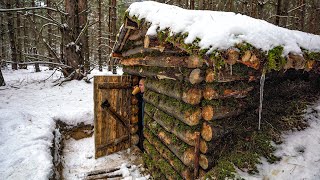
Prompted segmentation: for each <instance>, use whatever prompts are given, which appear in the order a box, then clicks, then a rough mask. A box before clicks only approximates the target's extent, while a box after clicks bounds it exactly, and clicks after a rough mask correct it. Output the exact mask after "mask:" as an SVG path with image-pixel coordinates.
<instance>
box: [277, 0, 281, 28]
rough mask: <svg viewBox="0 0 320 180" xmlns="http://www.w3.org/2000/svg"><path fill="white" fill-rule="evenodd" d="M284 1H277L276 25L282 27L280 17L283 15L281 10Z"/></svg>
mask: <svg viewBox="0 0 320 180" xmlns="http://www.w3.org/2000/svg"><path fill="white" fill-rule="evenodd" d="M281 5H282V0H277V11H276V20H275V25H277V26H279V25H280V16H281V15H282V12H281V9H282V6H281Z"/></svg>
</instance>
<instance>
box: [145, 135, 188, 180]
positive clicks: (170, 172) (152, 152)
mask: <svg viewBox="0 0 320 180" xmlns="http://www.w3.org/2000/svg"><path fill="white" fill-rule="evenodd" d="M143 144H144V147H145V150H146V152H147V154H148V155H149V156H150V157H151V159H156V160H157V161H156V162H154V163H155V164H156V166H157V167H158V168H159V169H160V171H161V172H162V173H163V174H164V175H165V176H166V179H170V180H171V179H172V180H174V179H182V177H181V176H180V175H179V174H178V173H177V172H176V171H175V169H174V168H173V167H172V166H171V165H170V164H169V163H168V162H167V161H166V160H165V159H164V158H163V157H162V156H161V155H160V154H159V152H158V151H157V150H156V149H155V148H154V147H153V146H152V145H151V144H150V143H149V142H148V141H147V140H145V141H144V143H143Z"/></svg>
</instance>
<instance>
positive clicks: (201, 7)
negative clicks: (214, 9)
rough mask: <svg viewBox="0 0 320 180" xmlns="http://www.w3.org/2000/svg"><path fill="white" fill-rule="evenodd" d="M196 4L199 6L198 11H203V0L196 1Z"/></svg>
mask: <svg viewBox="0 0 320 180" xmlns="http://www.w3.org/2000/svg"><path fill="white" fill-rule="evenodd" d="M198 4H199V8H198V9H199V10H203V9H204V0H198Z"/></svg>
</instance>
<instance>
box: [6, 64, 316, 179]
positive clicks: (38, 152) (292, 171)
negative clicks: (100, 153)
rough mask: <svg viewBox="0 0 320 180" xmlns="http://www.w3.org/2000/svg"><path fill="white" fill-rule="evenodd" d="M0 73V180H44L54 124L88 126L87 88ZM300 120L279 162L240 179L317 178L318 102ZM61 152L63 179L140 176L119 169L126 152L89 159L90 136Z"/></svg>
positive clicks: (90, 121)
mask: <svg viewBox="0 0 320 180" xmlns="http://www.w3.org/2000/svg"><path fill="white" fill-rule="evenodd" d="M2 72H3V75H4V78H5V81H6V84H7V85H6V86H4V87H0V179H37V180H39V179H40V180H41V179H48V177H50V175H51V174H52V173H53V164H52V156H51V152H50V147H51V146H52V139H53V134H52V132H53V131H54V129H55V120H62V121H64V122H66V123H67V124H73V125H76V124H77V123H80V122H84V123H86V124H93V88H92V84H87V83H85V82H84V81H71V82H67V83H65V84H64V85H63V86H54V87H53V83H52V82H53V81H54V80H56V79H57V78H59V77H60V74H59V73H56V74H54V75H53V76H52V77H50V78H49V79H48V80H46V81H43V80H44V79H46V78H48V77H49V76H50V75H51V74H52V72H53V71H49V70H47V69H46V68H42V72H40V73H34V70H33V68H32V67H29V70H18V71H12V70H2ZM105 72H106V71H105ZM93 74H98V72H93ZM306 118H307V119H309V122H310V127H309V128H307V129H306V130H304V131H299V132H292V133H287V134H285V135H284V144H282V145H279V146H278V151H277V155H280V156H282V160H281V161H280V162H278V163H276V164H268V163H267V162H266V161H265V160H263V164H262V165H259V170H260V174H259V175H254V176H249V175H247V174H245V173H241V172H240V175H241V176H243V177H244V178H245V179H263V178H266V179H288V180H289V179H310V180H313V179H314V180H315V179H320V102H319V103H317V104H316V105H315V106H313V107H310V108H309V109H308V111H307V113H306ZM64 154H65V155H64V162H63V165H64V166H65V169H64V176H65V177H66V179H82V178H83V175H84V173H86V172H89V171H91V170H97V169H98V170H101V169H103V168H105V169H108V168H110V167H120V166H121V167H122V168H120V170H119V172H118V173H121V174H123V177H124V178H125V179H139V177H140V176H141V174H140V172H139V171H138V170H137V167H135V166H133V167H131V168H125V165H124V164H123V163H129V162H130V156H128V152H126V151H124V152H121V153H118V154H114V155H111V156H108V157H105V158H99V159H97V160H96V159H94V145H93V138H92V137H91V138H86V139H82V140H78V141H76V140H73V139H69V140H68V141H67V142H66V145H65V148H64ZM129 154H130V153H129ZM131 158H134V157H131ZM104 163H106V164H104ZM142 178H144V177H142Z"/></svg>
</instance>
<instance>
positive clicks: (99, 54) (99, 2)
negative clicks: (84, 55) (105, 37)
mask: <svg viewBox="0 0 320 180" xmlns="http://www.w3.org/2000/svg"><path fill="white" fill-rule="evenodd" d="M101 6H102V0H98V22H99V23H98V58H99V60H98V64H99V71H102V56H101V51H102V12H101Z"/></svg>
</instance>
